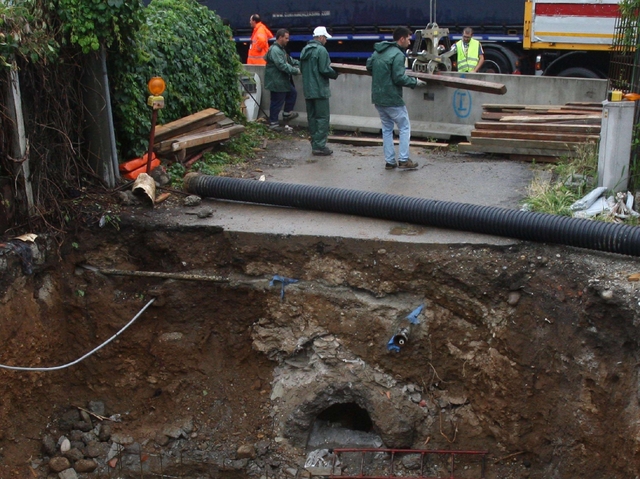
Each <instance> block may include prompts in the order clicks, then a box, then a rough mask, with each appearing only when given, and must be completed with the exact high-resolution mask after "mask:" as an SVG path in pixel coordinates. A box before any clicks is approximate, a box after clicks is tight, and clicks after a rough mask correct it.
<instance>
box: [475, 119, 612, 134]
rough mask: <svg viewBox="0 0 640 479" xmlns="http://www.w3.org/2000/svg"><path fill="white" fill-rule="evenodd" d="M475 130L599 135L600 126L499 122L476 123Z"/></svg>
mask: <svg viewBox="0 0 640 479" xmlns="http://www.w3.org/2000/svg"><path fill="white" fill-rule="evenodd" d="M474 127H475V128H476V129H477V130H495V129H500V130H509V131H518V130H525V131H550V130H553V131H558V132H562V133H580V134H583V135H596V134H598V133H600V125H571V124H564V125H563V124H560V123H506V122H499V121H478V122H476V124H475V125H474Z"/></svg>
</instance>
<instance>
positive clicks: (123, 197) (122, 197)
mask: <svg viewBox="0 0 640 479" xmlns="http://www.w3.org/2000/svg"><path fill="white" fill-rule="evenodd" d="M116 195H117V198H118V202H119V203H120V204H121V205H123V206H135V205H139V204H140V203H141V202H140V200H139V199H138V197H137V196H136V195H134V194H133V193H132V192H131V191H118V192H116Z"/></svg>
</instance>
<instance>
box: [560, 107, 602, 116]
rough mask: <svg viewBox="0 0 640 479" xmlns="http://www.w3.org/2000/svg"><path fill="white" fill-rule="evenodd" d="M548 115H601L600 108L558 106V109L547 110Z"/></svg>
mask: <svg viewBox="0 0 640 479" xmlns="http://www.w3.org/2000/svg"><path fill="white" fill-rule="evenodd" d="M548 112H549V115H600V116H602V110H591V111H584V110H569V109H568V108H560V109H558V110H548Z"/></svg>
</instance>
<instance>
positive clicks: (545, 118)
mask: <svg viewBox="0 0 640 479" xmlns="http://www.w3.org/2000/svg"><path fill="white" fill-rule="evenodd" d="M569 120H595V121H601V120H602V116H601V115H539V116H519V115H514V116H505V117H503V118H501V119H500V121H514V122H521V123H529V122H530V123H544V122H554V121H569Z"/></svg>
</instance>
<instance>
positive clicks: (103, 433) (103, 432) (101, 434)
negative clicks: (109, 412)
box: [98, 424, 111, 442]
mask: <svg viewBox="0 0 640 479" xmlns="http://www.w3.org/2000/svg"><path fill="white" fill-rule="evenodd" d="M98 439H100V440H101V441H104V442H106V441H108V440H109V439H111V426H110V425H109V424H102V427H100V431H98Z"/></svg>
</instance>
